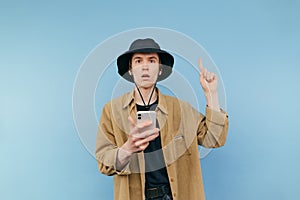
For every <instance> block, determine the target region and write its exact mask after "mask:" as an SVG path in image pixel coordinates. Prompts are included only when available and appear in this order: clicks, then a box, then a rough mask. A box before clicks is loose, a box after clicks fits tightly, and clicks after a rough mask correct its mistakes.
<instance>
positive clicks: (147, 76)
mask: <svg viewBox="0 0 300 200" xmlns="http://www.w3.org/2000/svg"><path fill="white" fill-rule="evenodd" d="M142 78H150V76H149V75H148V74H143V75H142Z"/></svg>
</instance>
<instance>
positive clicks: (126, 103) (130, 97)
mask: <svg viewBox="0 0 300 200" xmlns="http://www.w3.org/2000/svg"><path fill="white" fill-rule="evenodd" d="M156 91H157V96H158V105H157V109H159V110H161V111H162V112H163V113H165V114H168V111H167V101H166V97H165V95H163V94H162V93H161V92H160V91H159V89H158V88H156ZM122 107H123V109H125V108H127V107H128V108H129V111H131V110H132V109H134V108H135V101H134V89H133V90H132V91H131V92H128V93H126V94H125V95H124V98H123V100H122Z"/></svg>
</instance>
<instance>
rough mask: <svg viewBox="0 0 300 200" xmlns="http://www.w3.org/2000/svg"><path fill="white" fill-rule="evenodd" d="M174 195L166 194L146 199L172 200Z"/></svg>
mask: <svg viewBox="0 0 300 200" xmlns="http://www.w3.org/2000/svg"><path fill="white" fill-rule="evenodd" d="M172 199H173V198H172V195H171V194H165V195H164V196H162V197H156V198H148V199H147V198H146V200H172Z"/></svg>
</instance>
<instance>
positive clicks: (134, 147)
mask: <svg viewBox="0 0 300 200" xmlns="http://www.w3.org/2000/svg"><path fill="white" fill-rule="evenodd" d="M173 64H174V58H173V56H172V55H171V54H169V53H168V52H166V51H164V50H161V49H160V46H159V45H158V44H157V43H156V42H155V41H154V40H153V39H149V38H147V39H138V40H135V41H134V42H133V43H132V44H131V46H130V48H129V50H128V51H127V52H125V53H124V54H122V55H121V56H119V57H118V59H117V65H118V73H119V74H120V75H121V76H122V77H123V78H125V79H126V80H128V81H130V82H132V83H134V89H133V91H132V92H130V93H126V94H124V95H123V96H121V97H119V98H116V99H113V100H111V101H110V102H109V103H107V104H106V105H105V106H104V108H103V111H102V116H101V119H100V123H99V128H98V134H97V142H96V158H97V160H98V166H99V170H100V171H101V172H102V173H104V174H106V175H114V199H120V200H145V199H146V200H159V199H179V200H196V199H197V200H198V199H201V200H202V199H205V196H204V189H203V183H202V174H201V167H200V161H199V153H198V145H202V146H204V147H209V148H215V147H220V146H223V145H224V144H225V141H226V136H227V131H228V117H227V114H226V113H225V112H224V111H223V110H221V109H220V106H219V101H218V94H217V84H218V78H217V76H216V74H214V73H211V72H209V71H208V70H207V69H206V68H204V67H203V66H202V63H201V60H199V67H200V85H201V86H202V89H203V91H204V94H205V97H206V101H207V106H206V116H204V115H202V114H201V113H199V112H198V111H196V110H195V109H194V108H193V107H192V106H191V105H190V104H189V103H187V102H184V101H181V100H179V99H177V98H175V97H171V96H166V95H163V94H162V93H160V91H159V90H158V89H157V88H156V83H157V82H158V81H161V80H164V79H166V78H167V77H168V76H169V75H170V74H171V73H172V67H173ZM150 110H154V111H155V112H156V116H157V123H156V125H157V126H156V128H152V129H148V130H146V131H145V128H149V127H150V125H151V122H148V121H146V122H142V123H137V122H136V120H135V119H136V112H137V111H150Z"/></svg>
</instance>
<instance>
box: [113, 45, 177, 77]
mask: <svg viewBox="0 0 300 200" xmlns="http://www.w3.org/2000/svg"><path fill="white" fill-rule="evenodd" d="M134 53H157V54H158V55H159V58H160V62H161V66H162V74H161V75H160V76H158V78H157V81H161V80H164V79H166V78H167V77H168V76H170V74H171V73H172V68H173V65H174V57H173V56H172V55H171V54H169V53H168V52H166V51H164V50H161V49H155V48H144V49H135V50H131V51H126V52H125V53H123V54H122V55H120V56H119V57H118V59H117V65H118V73H119V74H120V76H122V77H123V78H124V79H126V80H127V81H130V82H134V81H133V79H132V76H130V75H129V73H128V71H129V61H130V59H131V58H132V55H133V54H134Z"/></svg>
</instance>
